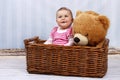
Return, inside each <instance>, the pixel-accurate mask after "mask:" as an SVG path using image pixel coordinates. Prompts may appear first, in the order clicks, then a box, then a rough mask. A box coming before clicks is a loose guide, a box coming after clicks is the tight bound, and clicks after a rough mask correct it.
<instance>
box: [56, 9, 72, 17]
mask: <svg viewBox="0 0 120 80" xmlns="http://www.w3.org/2000/svg"><path fill="white" fill-rule="evenodd" d="M60 10H67V11H69V12H70V14H71V17H72V18H73V14H72V11H71V10H70V9H69V8H67V7H61V8H59V9H58V10H57V12H58V11H60Z"/></svg>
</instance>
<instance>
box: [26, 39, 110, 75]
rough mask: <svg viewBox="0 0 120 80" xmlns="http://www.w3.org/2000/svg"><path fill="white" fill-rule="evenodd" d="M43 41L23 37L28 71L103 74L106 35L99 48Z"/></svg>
mask: <svg viewBox="0 0 120 80" xmlns="http://www.w3.org/2000/svg"><path fill="white" fill-rule="evenodd" d="M43 42H44V40H40V39H39V37H34V38H31V39H25V40H24V43H25V49H26V54H27V55H26V60H27V71H28V72H29V73H42V74H55V75H64V76H68V75H69V76H84V77H85V76H86V77H103V76H104V75H105V74H106V72H107V66H108V63H107V61H108V44H109V40H108V39H106V41H105V43H104V45H103V47H102V48H97V47H89V46H55V45H44V44H43Z"/></svg>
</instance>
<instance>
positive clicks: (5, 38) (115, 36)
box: [0, 0, 120, 49]
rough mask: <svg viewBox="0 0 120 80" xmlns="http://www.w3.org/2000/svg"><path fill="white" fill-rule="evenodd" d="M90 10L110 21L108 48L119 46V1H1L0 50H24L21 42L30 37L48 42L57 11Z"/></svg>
mask: <svg viewBox="0 0 120 80" xmlns="http://www.w3.org/2000/svg"><path fill="white" fill-rule="evenodd" d="M62 6H65V7H68V8H70V9H71V10H72V12H73V16H75V13H76V11H77V10H81V11H86V10H93V11H96V12H98V13H100V14H103V15H106V16H107V17H108V18H109V19H110V21H111V24H110V29H109V31H108V34H107V38H109V39H110V47H116V48H119V47H120V37H119V35H120V28H119V25H120V10H119V8H120V0H0V49H6V48H24V44H23V40H24V39H26V38H31V37H33V36H39V37H40V38H41V39H47V38H48V36H49V33H50V31H51V29H52V28H53V27H54V26H55V25H56V20H55V14H56V10H57V9H58V8H60V7H62Z"/></svg>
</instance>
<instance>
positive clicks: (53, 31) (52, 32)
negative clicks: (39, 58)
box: [50, 27, 58, 38]
mask: <svg viewBox="0 0 120 80" xmlns="http://www.w3.org/2000/svg"><path fill="white" fill-rule="evenodd" d="M57 28H58V27H54V28H53V29H52V31H51V33H50V37H51V38H53V35H54V33H55V32H56V31H57Z"/></svg>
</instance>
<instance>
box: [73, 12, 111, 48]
mask: <svg viewBox="0 0 120 80" xmlns="http://www.w3.org/2000/svg"><path fill="white" fill-rule="evenodd" d="M109 25H110V21H109V19H108V18H107V17H106V16H105V15H100V14H99V13H97V12H95V11H84V12H82V11H77V12H76V17H75V18H74V21H73V27H72V28H73V36H74V38H73V41H74V44H75V45H81V46H82V45H83V46H95V47H102V45H103V43H104V41H105V39H106V38H105V37H106V35H107V32H108V28H109Z"/></svg>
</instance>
